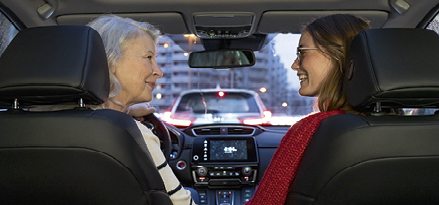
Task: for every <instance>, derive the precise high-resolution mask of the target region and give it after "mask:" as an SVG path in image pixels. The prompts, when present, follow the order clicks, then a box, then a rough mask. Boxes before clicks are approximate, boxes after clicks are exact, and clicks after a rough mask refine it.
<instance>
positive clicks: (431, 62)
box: [286, 28, 439, 204]
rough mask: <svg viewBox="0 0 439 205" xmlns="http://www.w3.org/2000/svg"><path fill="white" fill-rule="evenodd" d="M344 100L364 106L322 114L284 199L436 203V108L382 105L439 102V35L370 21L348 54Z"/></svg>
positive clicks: (438, 140) (438, 173)
mask: <svg viewBox="0 0 439 205" xmlns="http://www.w3.org/2000/svg"><path fill="white" fill-rule="evenodd" d="M346 69H347V72H346V75H345V77H344V89H345V92H346V96H347V100H348V102H349V104H350V105H351V106H353V107H354V108H355V109H356V110H358V111H360V112H361V113H364V115H358V114H343V115H335V116H331V117H328V118H326V119H324V120H323V121H322V123H321V124H320V126H319V128H318V130H317V131H316V132H315V134H314V136H313V138H312V139H311V141H310V143H309V145H308V147H307V148H306V151H305V153H304V156H303V158H302V161H301V164H300V167H299V169H298V173H297V175H296V178H295V180H294V181H293V183H292V185H291V189H290V192H289V194H288V197H287V201H286V204H437V203H438V202H439V194H438V190H439V115H438V114H434V115H428V116H404V115H388V114H387V113H386V112H385V110H389V109H401V108H437V107H438V106H439V80H438V79H439V36H438V35H437V34H436V33H435V32H434V31H431V30H425V29H405V28H389V29H370V30H364V31H362V32H361V33H359V34H358V35H357V36H356V37H355V39H354V41H353V43H352V46H351V49H350V51H349V55H348V66H347V67H346Z"/></svg>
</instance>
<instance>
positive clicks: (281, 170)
mask: <svg viewBox="0 0 439 205" xmlns="http://www.w3.org/2000/svg"><path fill="white" fill-rule="evenodd" d="M344 113H345V112H344V111H341V110H334V111H329V112H319V113H316V114H313V115H310V116H308V117H305V118H303V119H301V120H300V121H298V122H297V123H296V124H294V125H293V126H292V127H291V128H290V129H289V130H288V132H287V133H286V134H285V136H284V137H283V138H282V140H281V142H280V144H279V147H278V148H277V150H276V152H275V153H274V155H273V158H272V159H271V162H270V165H269V166H268V168H267V170H266V171H265V173H264V176H263V177H262V180H261V182H260V183H259V187H258V188H257V190H256V192H255V195H254V196H253V198H252V199H251V200H250V201H249V202H247V203H246V204H245V205H253V204H261V205H262V204H263V205H266V204H269V205H274V204H284V203H285V200H286V198H287V195H288V192H289V191H290V184H291V183H292V182H293V180H294V177H296V172H297V169H298V168H299V165H300V161H301V159H302V156H303V153H304V152H305V149H306V147H307V146H308V143H309V141H310V139H311V137H312V136H313V135H314V133H315V131H316V130H317V128H319V126H320V122H321V121H322V120H323V119H325V118H327V117H329V116H331V115H337V114H344Z"/></svg>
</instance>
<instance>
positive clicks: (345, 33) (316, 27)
mask: <svg viewBox="0 0 439 205" xmlns="http://www.w3.org/2000/svg"><path fill="white" fill-rule="evenodd" d="M369 28H370V26H369V23H368V21H366V20H364V19H362V18H360V17H356V16H353V15H350V14H334V15H330V16H325V17H321V18H318V19H316V20H315V21H313V22H312V23H311V24H309V25H308V26H306V27H305V30H304V31H303V32H308V33H309V34H310V35H311V36H312V38H313V40H314V43H315V44H316V45H319V47H320V48H322V49H323V50H324V53H325V54H326V55H329V56H330V57H331V58H332V59H333V60H334V62H335V64H334V65H335V66H334V68H333V69H332V70H331V71H329V73H328V76H327V77H326V79H325V80H324V81H323V83H322V87H321V89H320V92H319V95H318V99H317V104H318V108H319V110H320V111H322V112H326V111H332V110H337V109H341V110H344V111H346V112H350V113H355V112H356V111H354V110H353V109H352V107H351V106H350V105H349V104H348V103H347V100H346V96H345V94H344V91H343V77H344V70H345V67H346V63H347V62H346V61H347V59H346V58H347V52H348V51H349V48H350V46H351V42H352V40H353V39H354V37H355V36H356V35H357V34H358V33H359V32H360V31H362V30H365V29H369Z"/></svg>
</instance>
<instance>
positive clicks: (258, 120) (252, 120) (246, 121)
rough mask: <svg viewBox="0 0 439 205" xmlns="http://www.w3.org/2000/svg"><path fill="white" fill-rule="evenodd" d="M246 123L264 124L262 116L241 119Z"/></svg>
mask: <svg viewBox="0 0 439 205" xmlns="http://www.w3.org/2000/svg"><path fill="white" fill-rule="evenodd" d="M239 120H241V122H242V124H244V125H262V124H263V123H262V119H261V118H253V119H239Z"/></svg>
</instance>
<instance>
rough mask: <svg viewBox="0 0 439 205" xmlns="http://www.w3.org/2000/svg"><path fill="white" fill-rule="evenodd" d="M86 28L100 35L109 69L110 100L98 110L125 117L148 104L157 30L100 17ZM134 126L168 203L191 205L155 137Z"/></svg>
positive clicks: (157, 75) (158, 73) (156, 70)
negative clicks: (168, 196)
mask: <svg viewBox="0 0 439 205" xmlns="http://www.w3.org/2000/svg"><path fill="white" fill-rule="evenodd" d="M88 26H90V27H91V28H93V29H95V30H96V31H98V32H99V34H100V35H101V37H102V39H103V41H104V45H105V51H106V53H107V58H108V65H109V69H110V70H109V72H110V86H111V90H110V96H109V99H108V100H107V101H106V102H105V103H104V104H103V105H101V106H102V108H107V109H113V110H117V111H121V112H125V113H128V112H129V107H130V106H132V105H134V104H138V103H144V102H149V101H151V100H152V98H153V95H152V91H153V90H154V86H155V84H156V81H157V79H158V78H161V77H162V76H163V72H162V71H161V69H160V68H159V66H158V64H157V62H156V58H155V57H156V44H157V39H158V36H159V34H160V32H159V30H157V29H155V28H154V27H153V26H151V25H150V24H148V23H146V22H138V21H134V20H132V19H129V18H121V17H118V16H114V15H103V16H101V17H99V18H97V19H95V20H93V21H91V22H90V23H89V24H88ZM144 108H147V107H144ZM132 111H134V110H132ZM135 111H136V116H142V115H146V114H149V113H152V112H154V110H153V109H142V108H140V109H138V107H137V109H135ZM139 112H140V113H139ZM130 114H132V113H130ZM136 123H137V125H138V127H139V129H140V131H141V132H142V135H143V138H144V139H145V142H146V145H147V146H148V149H149V151H150V153H151V156H152V158H153V160H154V163H155V164H156V166H157V169H158V170H159V173H160V175H161V176H162V179H163V182H164V184H165V188H166V190H167V191H168V194H169V195H170V198H171V200H172V202H173V203H174V204H193V203H194V202H193V201H192V198H191V193H190V191H188V190H186V189H183V188H182V186H181V184H180V182H179V181H178V179H177V177H176V176H175V175H174V173H173V172H172V170H171V168H170V167H169V165H168V164H167V162H166V159H165V157H164V155H163V153H162V152H161V149H160V141H159V139H158V138H157V136H155V135H154V134H153V133H152V132H151V130H149V129H148V128H147V127H146V126H144V125H143V124H142V123H141V122H139V121H136Z"/></svg>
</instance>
